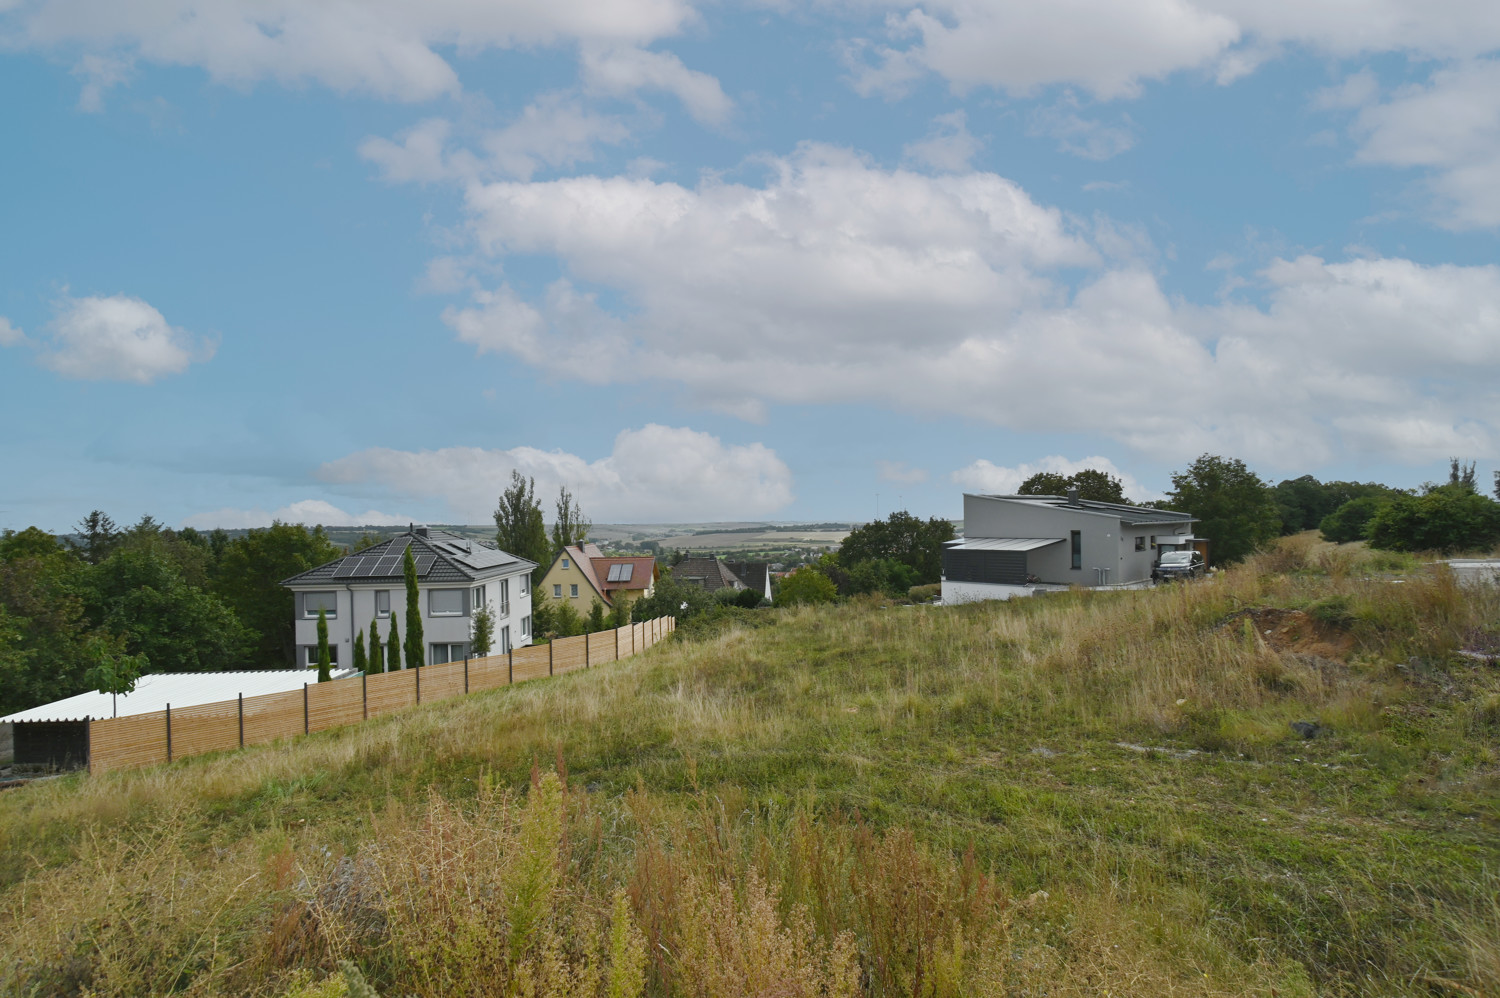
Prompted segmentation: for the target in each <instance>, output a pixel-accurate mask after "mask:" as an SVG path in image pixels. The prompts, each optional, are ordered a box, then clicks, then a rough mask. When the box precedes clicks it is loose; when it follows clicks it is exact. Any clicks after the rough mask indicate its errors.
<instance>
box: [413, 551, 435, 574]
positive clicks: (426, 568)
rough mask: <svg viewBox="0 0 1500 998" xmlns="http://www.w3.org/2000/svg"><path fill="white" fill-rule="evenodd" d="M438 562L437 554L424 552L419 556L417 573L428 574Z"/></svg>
mask: <svg viewBox="0 0 1500 998" xmlns="http://www.w3.org/2000/svg"><path fill="white" fill-rule="evenodd" d="M436 564H437V555H435V554H424V555H420V556H418V558H417V574H418V575H426V574H427V573H428V572H430V571H432V566H433V565H436Z"/></svg>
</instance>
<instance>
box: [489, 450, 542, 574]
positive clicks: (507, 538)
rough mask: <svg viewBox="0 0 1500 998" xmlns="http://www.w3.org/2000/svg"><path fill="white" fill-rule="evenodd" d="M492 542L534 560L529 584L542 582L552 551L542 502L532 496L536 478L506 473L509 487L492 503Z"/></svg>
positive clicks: (510, 551) (534, 491)
mask: <svg viewBox="0 0 1500 998" xmlns="http://www.w3.org/2000/svg"><path fill="white" fill-rule="evenodd" d="M495 544H496V546H498V547H499V548H500V550H502V551H508V552H509V553H511V554H513V555H517V556H518V557H521V558H525V559H526V560H527V561H534V562H536V565H537V567H536V568H535V569H534V570H533V571H532V573H531V583H532V585H536V584H537V583H539V582H541V581H542V576H543V575H545V574H546V572H547V569H548V568H549V567H551V563H552V557H551V554H552V552H551V547H550V546H549V545H548V543H547V523H546V520H545V518H544V517H543V516H542V504H541V503H539V502H537V498H536V479H534V478H525V477H523V476H522V475H521V473H520V472H519V471H512V472H511V473H510V487H509V488H507V489H506V490H505V491H504V492H502V493H500V500H499V503H498V504H497V505H496V506H495Z"/></svg>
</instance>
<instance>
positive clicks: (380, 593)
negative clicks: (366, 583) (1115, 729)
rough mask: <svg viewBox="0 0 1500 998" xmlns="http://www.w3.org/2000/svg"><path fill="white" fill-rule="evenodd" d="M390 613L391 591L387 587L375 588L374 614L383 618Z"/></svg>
mask: <svg viewBox="0 0 1500 998" xmlns="http://www.w3.org/2000/svg"><path fill="white" fill-rule="evenodd" d="M390 615H391V591H390V590H389V589H377V590H375V616H377V617H381V618H385V617H389V616H390Z"/></svg>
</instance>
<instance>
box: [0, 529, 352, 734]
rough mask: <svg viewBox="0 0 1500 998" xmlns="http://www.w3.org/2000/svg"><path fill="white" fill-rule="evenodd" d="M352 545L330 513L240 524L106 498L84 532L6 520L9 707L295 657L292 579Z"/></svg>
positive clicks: (1, 594) (2, 616) (0, 540)
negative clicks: (331, 535)
mask: <svg viewBox="0 0 1500 998" xmlns="http://www.w3.org/2000/svg"><path fill="white" fill-rule="evenodd" d="M342 554H344V549H343V548H341V547H339V546H337V545H335V544H333V543H332V542H330V541H329V540H328V538H327V536H326V535H325V534H324V533H323V530H322V528H321V527H314V528H312V529H309V528H307V527H303V526H301V525H298V524H285V523H277V524H274V525H273V526H270V527H267V528H264V529H259V530H251V531H248V532H246V533H245V534H243V535H241V536H239V537H235V538H230V537H229V535H228V534H226V533H225V532H224V531H222V530H215V531H212V532H202V531H198V530H194V529H193V528H191V527H185V528H183V529H181V530H172V529H170V528H167V527H163V526H162V525H161V524H160V523H158V522H157V521H156V520H154V519H153V518H152V517H150V516H143V517H142V518H141V520H140V521H139V522H138V523H136V524H134V525H133V526H130V527H126V528H121V527H118V526H117V525H116V524H115V522H114V521H113V520H112V519H111V518H110V517H109V516H108V515H106V514H105V513H103V512H100V511H97V510H96V511H94V512H92V513H90V514H89V515H88V516H87V517H85V518H84V520H83V521H82V522H81V523H79V524H78V528H77V533H76V535H75V536H74V537H73V538H70V539H66V540H64V539H61V538H58V537H56V536H54V535H52V534H49V533H47V532H46V531H44V530H40V529H38V528H36V527H28V528H27V529H25V530H21V531H14V530H7V531H5V532H4V533H3V534H0V714H5V713H12V712H14V711H17V710H24V709H26V708H27V707H32V706H35V705H37V704H40V703H47V702H50V701H52V700H57V699H59V698H62V697H68V696H73V695H74V694H77V693H82V692H85V691H87V690H91V689H110V688H114V687H116V686H119V685H121V684H128V682H129V680H130V678H131V677H133V676H135V675H140V674H142V673H145V672H218V671H221V670H229V669H290V668H294V667H295V666H296V664H297V662H296V650H297V649H296V640H295V632H294V630H293V620H292V612H293V599H292V594H291V593H290V592H289V591H288V590H286V589H284V588H282V586H281V585H280V583H281V580H282V579H285V578H288V577H289V576H292V575H296V574H298V573H299V572H304V571H307V570H308V569H310V568H314V567H316V566H318V565H321V564H323V563H325V562H328V561H331V560H333V559H334V558H337V557H339V556H340V555H342Z"/></svg>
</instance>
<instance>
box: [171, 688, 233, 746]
mask: <svg viewBox="0 0 1500 998" xmlns="http://www.w3.org/2000/svg"><path fill="white" fill-rule="evenodd" d="M239 706H240V705H239V703H238V701H235V700H225V701H222V702H220V703H206V704H202V705H200V706H197V707H183V708H181V709H180V710H173V711H172V758H173V759H185V758H187V757H188V756H190V755H202V754H203V753H204V752H220V751H223V750H224V749H232V748H239V747H240V710H239Z"/></svg>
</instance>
